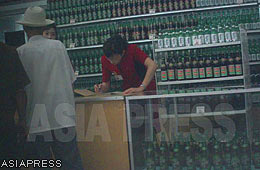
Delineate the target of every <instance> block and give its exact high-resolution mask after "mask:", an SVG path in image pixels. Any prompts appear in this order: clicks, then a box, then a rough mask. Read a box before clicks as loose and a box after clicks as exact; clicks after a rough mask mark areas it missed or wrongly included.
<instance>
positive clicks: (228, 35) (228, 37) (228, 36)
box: [225, 32, 232, 42]
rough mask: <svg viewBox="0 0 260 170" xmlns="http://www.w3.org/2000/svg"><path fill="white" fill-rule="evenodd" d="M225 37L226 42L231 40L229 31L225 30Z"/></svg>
mask: <svg viewBox="0 0 260 170" xmlns="http://www.w3.org/2000/svg"><path fill="white" fill-rule="evenodd" d="M225 37H226V42H231V41H232V38H231V34H230V32H225Z"/></svg>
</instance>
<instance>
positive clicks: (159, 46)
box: [158, 39, 163, 49]
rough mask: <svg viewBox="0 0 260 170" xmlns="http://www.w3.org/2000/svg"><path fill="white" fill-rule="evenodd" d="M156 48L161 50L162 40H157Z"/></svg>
mask: <svg viewBox="0 0 260 170" xmlns="http://www.w3.org/2000/svg"><path fill="white" fill-rule="evenodd" d="M158 48H159V49H160V48H163V40H162V39H159V40H158Z"/></svg>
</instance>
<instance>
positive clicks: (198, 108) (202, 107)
mask: <svg viewBox="0 0 260 170" xmlns="http://www.w3.org/2000/svg"><path fill="white" fill-rule="evenodd" d="M196 113H205V106H197V107H196Z"/></svg>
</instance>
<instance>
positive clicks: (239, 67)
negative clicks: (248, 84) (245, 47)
mask: <svg viewBox="0 0 260 170" xmlns="http://www.w3.org/2000/svg"><path fill="white" fill-rule="evenodd" d="M235 70H236V75H242V74H243V68H242V58H241V52H240V50H239V47H236V58H235Z"/></svg>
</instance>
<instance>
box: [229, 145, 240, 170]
mask: <svg viewBox="0 0 260 170" xmlns="http://www.w3.org/2000/svg"><path fill="white" fill-rule="evenodd" d="M231 169H236V170H242V166H241V162H240V159H239V148H238V144H237V141H235V142H234V144H233V146H232V154H231Z"/></svg>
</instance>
